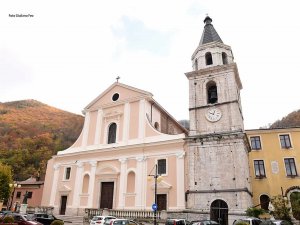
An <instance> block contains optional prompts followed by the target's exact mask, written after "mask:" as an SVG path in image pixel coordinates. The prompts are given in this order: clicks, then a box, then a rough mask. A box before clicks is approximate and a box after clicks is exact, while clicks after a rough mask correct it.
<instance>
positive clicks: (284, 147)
mask: <svg viewBox="0 0 300 225" xmlns="http://www.w3.org/2000/svg"><path fill="white" fill-rule="evenodd" d="M246 133H247V136H248V138H249V142H250V143H251V153H250V157H249V167H250V175H251V183H252V188H253V204H254V205H257V206H260V207H261V208H264V209H268V207H269V201H270V199H271V198H273V197H275V196H277V195H282V196H284V197H286V198H287V199H289V200H293V195H295V193H296V194H299V192H300V179H299V170H300V128H299V127H295V128H282V129H257V130H247V131H246ZM299 219H300V218H299V217H298V220H299Z"/></svg>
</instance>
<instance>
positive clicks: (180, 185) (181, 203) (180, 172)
mask: <svg viewBox="0 0 300 225" xmlns="http://www.w3.org/2000/svg"><path fill="white" fill-rule="evenodd" d="M176 156H177V157H176V170H177V171H176V174H177V178H176V186H177V207H178V208H179V209H184V208H185V199H184V183H185V182H184V156H185V152H179V153H177V154H176Z"/></svg>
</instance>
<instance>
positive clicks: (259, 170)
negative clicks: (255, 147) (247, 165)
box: [254, 160, 266, 178]
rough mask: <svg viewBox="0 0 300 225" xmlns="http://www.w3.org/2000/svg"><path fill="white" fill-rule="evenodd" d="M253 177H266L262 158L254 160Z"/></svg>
mask: <svg viewBox="0 0 300 225" xmlns="http://www.w3.org/2000/svg"><path fill="white" fill-rule="evenodd" d="M254 169H255V177H257V178H263V177H266V173H265V165H264V161H263V160H254Z"/></svg>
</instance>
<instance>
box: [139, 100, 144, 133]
mask: <svg viewBox="0 0 300 225" xmlns="http://www.w3.org/2000/svg"><path fill="white" fill-rule="evenodd" d="M145 107H146V104H145V99H143V100H140V105H139V133H138V135H139V136H138V138H144V137H145V113H146V111H145Z"/></svg>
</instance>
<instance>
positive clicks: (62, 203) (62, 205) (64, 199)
mask: <svg viewBox="0 0 300 225" xmlns="http://www.w3.org/2000/svg"><path fill="white" fill-rule="evenodd" d="M67 199H68V196H61V200H60V210H59V214H60V215H65V214H66V208H67Z"/></svg>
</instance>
